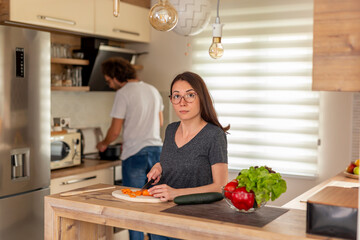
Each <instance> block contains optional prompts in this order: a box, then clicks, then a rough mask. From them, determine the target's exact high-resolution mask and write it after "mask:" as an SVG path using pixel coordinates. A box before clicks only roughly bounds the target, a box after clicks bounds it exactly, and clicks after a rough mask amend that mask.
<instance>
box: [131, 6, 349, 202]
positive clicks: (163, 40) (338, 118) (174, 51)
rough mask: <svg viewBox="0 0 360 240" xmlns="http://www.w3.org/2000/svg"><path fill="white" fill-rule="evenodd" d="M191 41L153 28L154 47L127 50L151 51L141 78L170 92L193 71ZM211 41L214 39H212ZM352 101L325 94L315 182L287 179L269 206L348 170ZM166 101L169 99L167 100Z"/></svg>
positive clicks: (143, 58)
mask: <svg viewBox="0 0 360 240" xmlns="http://www.w3.org/2000/svg"><path fill="white" fill-rule="evenodd" d="M229 1H230V0H229ZM231 1H236V0H231ZM213 2H214V3H215V1H213ZM152 4H154V3H152ZM214 5H215V4H213V6H214ZM230 5H231V4H230ZM189 41H191V38H190V39H189V38H186V37H183V36H179V35H177V34H176V33H173V32H159V31H156V30H154V29H152V31H151V43H150V44H148V45H142V44H130V45H128V46H127V47H129V48H133V49H136V50H138V51H144V50H145V51H148V52H149V54H147V55H143V56H141V57H140V58H139V59H138V63H139V64H143V65H144V67H145V68H144V70H143V71H142V73H141V74H140V77H141V78H142V79H143V80H144V81H147V82H149V83H151V84H153V85H154V86H156V87H157V88H158V89H160V90H161V91H169V90H168V88H169V86H170V83H171V81H172V79H173V77H174V76H175V75H176V74H178V73H180V72H182V71H185V70H189V69H190V66H191V52H190V55H188V56H185V54H184V53H185V51H186V46H187V43H188V42H189ZM210 41H211V36H209V42H210ZM225 49H226V46H225ZM352 100H353V93H338V92H322V93H321V116H320V129H319V131H320V138H321V146H320V147H319V175H318V176H317V177H316V178H313V179H309V178H295V177H285V180H286V181H287V185H288V190H287V192H286V193H285V194H283V195H282V196H281V197H280V198H279V199H277V200H276V201H275V202H271V203H269V204H271V205H277V206H281V205H283V204H284V203H286V202H288V201H290V200H291V199H293V198H294V197H296V196H298V195H300V194H301V193H303V192H305V191H306V190H308V189H310V188H311V187H313V186H315V185H317V184H318V183H320V182H322V181H324V180H326V179H328V178H330V177H332V176H334V175H336V174H338V173H339V172H341V171H343V170H344V169H345V168H346V166H347V165H348V163H349V162H350V161H351V137H352V134H351V128H352V127H351V126H352ZM164 101H168V100H166V99H164ZM174 120H176V117H175V116H174V114H172V113H171V112H170V114H169V121H170V122H171V121H174ZM236 175H237V172H230V174H229V180H230V179H232V178H234V177H235V176H236Z"/></svg>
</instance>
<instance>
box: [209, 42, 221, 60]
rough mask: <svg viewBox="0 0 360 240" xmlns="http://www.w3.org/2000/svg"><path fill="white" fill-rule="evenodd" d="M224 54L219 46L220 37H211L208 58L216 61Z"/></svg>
mask: <svg viewBox="0 0 360 240" xmlns="http://www.w3.org/2000/svg"><path fill="white" fill-rule="evenodd" d="M223 54H224V47H223V45H222V44H221V37H213V42H212V44H211V46H210V48H209V55H210V57H212V58H214V59H217V58H221V57H222V55H223Z"/></svg>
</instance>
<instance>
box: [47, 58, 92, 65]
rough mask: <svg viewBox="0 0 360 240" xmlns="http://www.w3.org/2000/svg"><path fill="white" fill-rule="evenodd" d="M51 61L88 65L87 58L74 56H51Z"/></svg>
mask: <svg viewBox="0 0 360 240" xmlns="http://www.w3.org/2000/svg"><path fill="white" fill-rule="evenodd" d="M51 63H57V64H69V65H82V66H86V65H89V60H85V59H76V58H51Z"/></svg>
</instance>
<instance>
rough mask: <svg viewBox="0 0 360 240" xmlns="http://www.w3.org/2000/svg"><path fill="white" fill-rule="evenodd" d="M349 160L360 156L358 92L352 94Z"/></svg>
mask: <svg viewBox="0 0 360 240" xmlns="http://www.w3.org/2000/svg"><path fill="white" fill-rule="evenodd" d="M352 119H353V125H352V141H351V142H352V148H351V150H352V152H351V161H355V160H356V159H358V158H360V146H359V145H360V93H354V94H353V116H352Z"/></svg>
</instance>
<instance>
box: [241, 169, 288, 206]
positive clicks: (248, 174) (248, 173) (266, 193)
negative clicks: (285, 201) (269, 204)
mask: <svg viewBox="0 0 360 240" xmlns="http://www.w3.org/2000/svg"><path fill="white" fill-rule="evenodd" d="M236 179H237V180H238V183H239V185H238V187H246V191H248V192H250V191H253V192H254V194H255V200H256V203H257V205H258V206H259V205H260V204H261V203H262V202H263V200H265V201H269V200H270V199H271V201H274V200H275V199H277V198H278V197H280V195H281V194H282V193H284V192H286V181H285V180H284V179H282V178H281V175H280V174H279V173H275V172H273V171H272V172H271V173H270V172H269V171H268V169H267V168H266V167H265V166H261V167H250V168H249V169H243V170H241V172H240V173H239V175H238V176H237V177H236Z"/></svg>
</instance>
